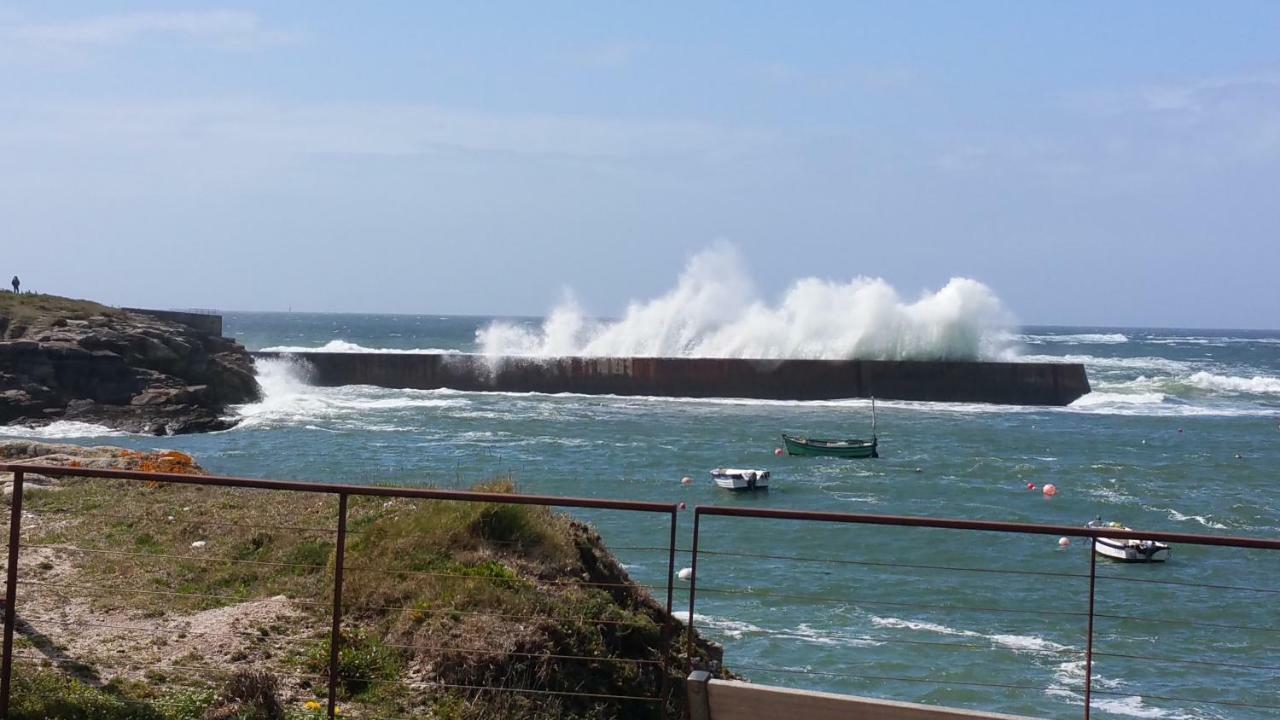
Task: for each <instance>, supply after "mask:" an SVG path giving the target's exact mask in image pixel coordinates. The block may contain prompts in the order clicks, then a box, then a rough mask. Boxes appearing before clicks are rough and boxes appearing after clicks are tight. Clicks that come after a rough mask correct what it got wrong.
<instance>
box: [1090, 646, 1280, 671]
mask: <svg viewBox="0 0 1280 720" xmlns="http://www.w3.org/2000/svg"><path fill="white" fill-rule="evenodd" d="M1093 655H1094V657H1113V658H1124V659H1126V660H1144V661H1147V662H1162V663H1176V664H1179V665H1209V666H1212V667H1225V668H1243V669H1248V670H1277V671H1280V665H1251V664H1249V663H1240V662H1220V661H1216V660H1183V659H1180V658H1171V657H1156V656H1154V655H1128V654H1125V653H1115V652H1103V651H1101V650H1094V651H1093Z"/></svg>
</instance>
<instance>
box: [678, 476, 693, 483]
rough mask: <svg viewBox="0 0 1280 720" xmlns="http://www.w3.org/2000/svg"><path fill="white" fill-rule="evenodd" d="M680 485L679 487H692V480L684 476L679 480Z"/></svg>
mask: <svg viewBox="0 0 1280 720" xmlns="http://www.w3.org/2000/svg"><path fill="white" fill-rule="evenodd" d="M680 484H681V485H692V484H693V478H691V477H689V476H688V475H685V476H684V477H682V478H680Z"/></svg>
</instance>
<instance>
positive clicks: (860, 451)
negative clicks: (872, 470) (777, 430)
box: [782, 398, 880, 458]
mask: <svg viewBox="0 0 1280 720" xmlns="http://www.w3.org/2000/svg"><path fill="white" fill-rule="evenodd" d="M782 443H783V445H785V446H786V448H787V454H788V455H800V456H802V457H838V458H878V457H880V453H879V452H878V446H879V441H878V440H877V438H876V400H875V398H871V439H870V440H859V439H856V438H848V439H830V438H806V437H799V436H797V435H788V434H786V433H783V434H782Z"/></svg>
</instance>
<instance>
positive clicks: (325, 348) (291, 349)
mask: <svg viewBox="0 0 1280 720" xmlns="http://www.w3.org/2000/svg"><path fill="white" fill-rule="evenodd" d="M262 352H279V353H299V352H324V353H410V354H426V355H439V354H443V353H457V352H458V350H456V349H454V350H450V349H448V348H371V347H365V346H364V345H357V344H356V343H353V342H347V341H346V340H330V341H329V342H327V343H325V344H324V345H320V346H317V347H305V346H302V345H273V346H271V347H264V348H262Z"/></svg>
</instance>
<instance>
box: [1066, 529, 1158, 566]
mask: <svg viewBox="0 0 1280 720" xmlns="http://www.w3.org/2000/svg"><path fill="white" fill-rule="evenodd" d="M1085 527H1090V528H1109V529H1115V530H1131V528H1128V527H1125V526H1124V525H1123V524H1121V523H1118V522H1103V521H1102V518H1097V519H1095V520H1092V521H1090V522H1089V524H1088V525H1086V526H1085ZM1093 551H1094V552H1096V553H1098V554H1099V555H1101V556H1102V557H1105V558H1110V559H1112V560H1117V561H1119V562H1164V561H1165V560H1168V559H1169V554H1170V550H1169V544H1168V543H1162V542H1160V541H1158V540H1146V539H1143V538H1119V537H1115V538H1112V537H1102V536H1099V537H1098V538H1095V540H1094V543H1093Z"/></svg>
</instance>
